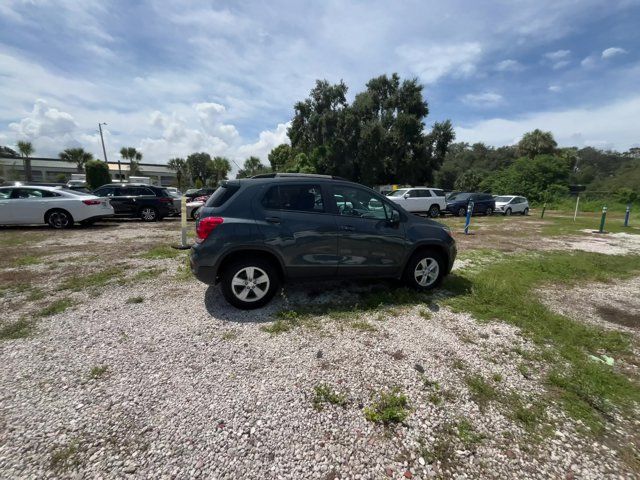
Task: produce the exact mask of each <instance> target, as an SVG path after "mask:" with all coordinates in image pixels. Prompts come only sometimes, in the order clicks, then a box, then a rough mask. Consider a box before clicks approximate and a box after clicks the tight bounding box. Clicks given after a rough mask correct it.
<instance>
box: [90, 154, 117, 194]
mask: <svg viewBox="0 0 640 480" xmlns="http://www.w3.org/2000/svg"><path fill="white" fill-rule="evenodd" d="M84 170H85V172H86V174H87V184H88V185H89V188H91V189H92V190H95V189H96V188H98V187H101V186H102V185H105V184H107V183H111V175H109V166H108V165H107V164H106V163H105V162H102V161H100V160H89V161H88V162H87V163H85V165H84Z"/></svg>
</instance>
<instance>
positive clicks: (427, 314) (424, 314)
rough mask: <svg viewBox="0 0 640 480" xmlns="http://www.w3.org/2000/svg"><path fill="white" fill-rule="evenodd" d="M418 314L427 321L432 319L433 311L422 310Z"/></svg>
mask: <svg viewBox="0 0 640 480" xmlns="http://www.w3.org/2000/svg"><path fill="white" fill-rule="evenodd" d="M418 314H419V315H420V316H421V317H422V318H424V319H425V320H429V319H430V318H431V310H429V309H426V308H421V309H420V310H419V311H418Z"/></svg>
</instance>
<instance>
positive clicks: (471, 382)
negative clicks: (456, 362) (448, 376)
mask: <svg viewBox="0 0 640 480" xmlns="http://www.w3.org/2000/svg"><path fill="white" fill-rule="evenodd" d="M464 381H465V383H466V384H467V387H468V388H469V392H470V393H471V398H472V399H473V401H474V402H476V403H477V404H478V406H479V407H480V408H486V406H487V405H489V402H491V401H493V400H495V399H496V398H498V391H497V390H496V389H495V388H494V387H493V385H491V384H490V383H489V382H487V381H486V380H485V379H484V378H482V376H480V375H469V376H467V377H465V379H464Z"/></svg>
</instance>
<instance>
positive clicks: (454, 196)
mask: <svg viewBox="0 0 640 480" xmlns="http://www.w3.org/2000/svg"><path fill="white" fill-rule="evenodd" d="M471 195H472V194H471V193H453V194H451V195H449V200H469V198H471Z"/></svg>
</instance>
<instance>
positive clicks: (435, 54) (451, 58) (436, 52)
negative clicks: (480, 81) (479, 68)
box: [396, 42, 482, 83]
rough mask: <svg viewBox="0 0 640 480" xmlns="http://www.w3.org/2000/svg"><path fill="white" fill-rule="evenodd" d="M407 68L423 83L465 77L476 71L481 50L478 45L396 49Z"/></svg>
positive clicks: (469, 43) (474, 43)
mask: <svg viewBox="0 0 640 480" xmlns="http://www.w3.org/2000/svg"><path fill="white" fill-rule="evenodd" d="M396 53H397V54H398V55H399V56H400V57H401V58H403V59H404V60H405V61H406V62H407V63H408V65H409V68H410V69H411V70H412V71H413V72H414V73H415V74H417V75H418V76H419V77H420V80H422V81H423V82H424V83H435V82H437V81H438V80H439V79H440V78H442V77H444V76H445V75H454V76H466V75H470V74H472V73H473V72H474V71H475V69H476V63H477V62H479V61H480V56H481V54H482V48H481V47H480V44H479V43H476V42H468V43H462V44H458V45H436V46H424V47H423V46H418V45H404V46H400V47H398V48H397V49H396Z"/></svg>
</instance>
